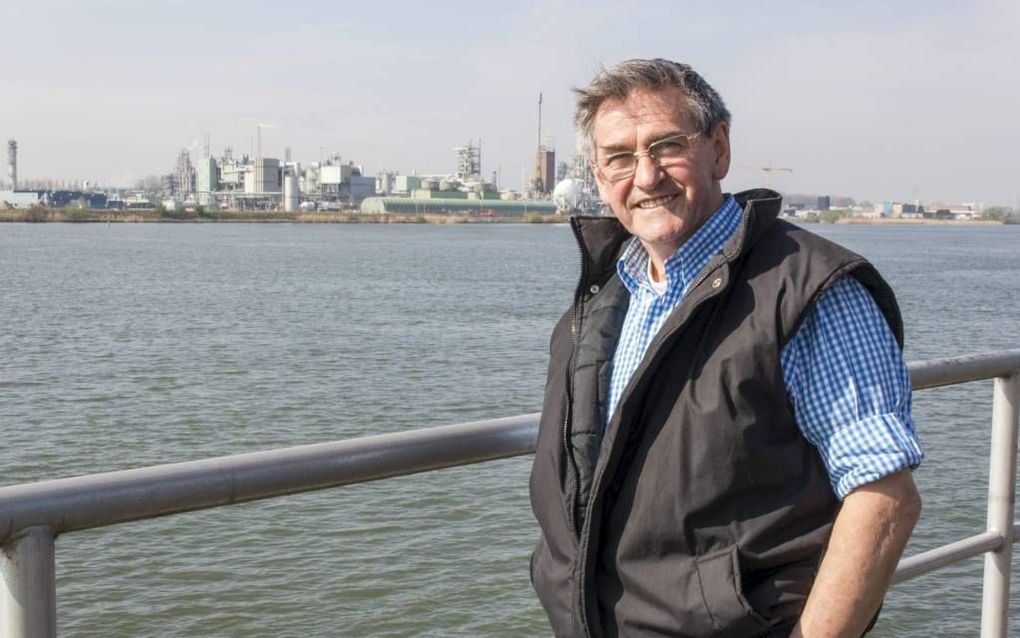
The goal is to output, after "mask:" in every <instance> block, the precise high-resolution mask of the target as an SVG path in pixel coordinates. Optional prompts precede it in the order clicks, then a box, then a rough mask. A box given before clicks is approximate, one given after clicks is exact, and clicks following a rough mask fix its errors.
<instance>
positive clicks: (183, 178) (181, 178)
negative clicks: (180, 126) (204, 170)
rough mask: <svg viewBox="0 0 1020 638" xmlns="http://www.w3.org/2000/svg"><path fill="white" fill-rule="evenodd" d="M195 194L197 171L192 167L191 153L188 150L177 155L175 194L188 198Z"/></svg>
mask: <svg viewBox="0 0 1020 638" xmlns="http://www.w3.org/2000/svg"><path fill="white" fill-rule="evenodd" d="M194 192H195V169H194V167H193V166H192V165H191V153H189V152H188V151H187V150H183V151H181V152H180V153H179V154H178V155H177V167H176V169H175V170H174V193H175V194H177V195H181V196H187V195H190V194H191V193H194Z"/></svg>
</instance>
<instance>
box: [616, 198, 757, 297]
mask: <svg viewBox="0 0 1020 638" xmlns="http://www.w3.org/2000/svg"><path fill="white" fill-rule="evenodd" d="M741 213H742V211H741V209H740V204H738V203H737V200H736V199H734V198H733V196H732V195H726V197H725V198H724V199H723V203H722V206H720V207H719V208H718V209H717V210H716V211H715V212H714V213H712V216H711V217H709V218H708V220H706V221H705V223H704V224H702V225H701V227H700V228H698V230H696V231H694V234H693V235H691V236H690V237H689V238H688V239H687V241H685V242H684V243H683V244H680V247H679V248H677V250H676V252H675V253H673V255H672V256H671V257H670V258H669V259H667V260H666V264H665V266H666V280H667V283H668V286H667V289H666V290H667V292H670V291H673V290H675V289H676V287H677V286H680V287H681V290H686V289H687V287H688V286H689V285H690V284H691V282H692V281H693V280H694V278H695V277H696V276H697V275H698V273H700V272H701V270H702V269H703V268H704V267H705V266H706V265H707V264H708V261H709V260H710V259H711V258H712V256H713V255H715V254H716V253H717V252H719V251H720V250H722V247H723V246H724V245H725V244H726V242H727V241H728V240H729V239H730V237H732V236H733V233H735V232H736V231H737V228H738V227H739V226H740V217H741ZM616 270H617V272H618V273H619V274H620V280H621V281H623V284H624V285H625V286H626V287H627V289H628V290H629V291H630V293H631V294H636V293H637V292H638V290H639V289H643V290H646V291H648V292H651V293H653V294H654V291H653V290H652V287H651V284H650V283H649V280H648V251H646V250H645V247H644V246H643V245H642V244H641V241H640V240H639V239H638V238H637V237H634V238H633V239H631V240H630V242H629V243H628V245H627V248H626V249H624V251H623V254H621V255H620V259H619V260H618V261H617V262H616Z"/></svg>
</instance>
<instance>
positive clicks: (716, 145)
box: [711, 122, 730, 182]
mask: <svg viewBox="0 0 1020 638" xmlns="http://www.w3.org/2000/svg"><path fill="white" fill-rule="evenodd" d="M711 142H712V150H713V151H714V154H715V161H714V162H713V163H712V179H714V180H715V181H717V182H721V181H722V180H723V178H724V177H726V175H727V174H728V173H729V172H730V125H729V124H727V123H726V122H719V123H718V124H716V125H715V128H714V129H713V130H712V136H711Z"/></svg>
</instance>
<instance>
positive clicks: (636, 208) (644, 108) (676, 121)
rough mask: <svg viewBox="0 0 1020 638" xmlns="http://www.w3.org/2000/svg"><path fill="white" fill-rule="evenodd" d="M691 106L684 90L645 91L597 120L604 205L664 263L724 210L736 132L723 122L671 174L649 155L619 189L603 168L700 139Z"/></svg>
mask: <svg viewBox="0 0 1020 638" xmlns="http://www.w3.org/2000/svg"><path fill="white" fill-rule="evenodd" d="M685 99H686V98H685V97H684V94H683V92H682V91H681V90H680V89H679V88H676V87H669V88H666V89H663V90H657V91H648V90H637V91H633V92H631V93H630V94H629V95H628V96H627V98H626V99H625V100H622V101H621V100H607V101H605V102H603V103H602V105H601V106H600V107H599V110H598V111H597V112H596V114H595V121H594V134H595V167H596V168H595V175H596V182H597V184H598V189H599V195H600V196H601V197H602V201H604V202H605V203H606V204H608V205H609V207H610V208H612V210H613V214H614V215H616V218H617V219H619V220H620V222H621V223H622V224H623V225H624V227H625V228H626V229H627V230H628V231H630V232H631V233H632V234H633V235H635V236H637V237H638V238H639V239H640V240H641V242H642V243H643V244H644V245H645V248H647V249H648V251H649V252H650V253H653V254H657V255H661V256H663V258H665V257H666V256H668V255H671V254H672V253H674V252H676V249H677V248H678V247H679V246H680V244H682V243H683V242H684V241H686V240H687V238H688V237H690V236H691V234H693V233H694V231H695V230H697V229H698V227H700V226H701V225H702V224H703V223H704V222H705V220H707V219H708V218H709V217H710V216H711V215H712V213H713V212H715V210H716V209H718V208H719V206H721V205H722V189H721V186H720V184H719V182H720V180H722V178H723V177H725V176H726V173H727V172H728V171H729V164H730V143H729V127H728V126H727V125H726V124H725V123H720V124H718V125H717V126H716V127H715V128H714V129H713V130H712V131H709V132H708V133H706V134H704V135H699V136H697V137H694V138H692V139H691V140H690V144H691V148H690V151H689V153H688V154H687V155H686V156H685V157H684V159H683V160H682V161H680V162H679V163H676V164H673V165H671V166H667V167H665V168H662V167H659V166H658V164H657V163H656V162H655V161H653V160H652V159H651V158H649V157H647V156H644V157H641V158H639V159H638V163H637V168H636V170H635V172H634V175H633V176H631V177H627V178H625V179H621V180H619V181H616V182H611V181H609V180H608V179H606V177H605V175H603V174H601V173H600V171H599V169H598V166H599V160H600V159H601V158H605V157H607V156H608V155H610V154H612V153H619V152H628V151H629V152H635V151H637V152H641V151H645V150H646V149H647V148H648V145H649V144H652V143H654V142H657V141H659V140H662V139H665V138H668V137H670V136H675V135H678V134H690V133H694V132H696V130H697V129H696V127H695V125H694V123H693V122H691V121H690V120H689V118H687V117H686V116H685V115H684V114H683V110H682V109H681V105H682V104H683V103H684V100H685Z"/></svg>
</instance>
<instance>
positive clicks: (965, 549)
mask: <svg viewBox="0 0 1020 638" xmlns="http://www.w3.org/2000/svg"><path fill="white" fill-rule="evenodd" d="M1000 547H1002V535H1001V534H997V533H995V532H982V533H980V534H976V535H974V536H970V537H968V538H964V539H963V540H959V541H956V542H955V543H949V544H948V545H942V546H940V547H936V548H935V549H930V550H928V551H926V552H921V553H920V554H915V555H914V556H910V557H909V558H904V559H903V560H901V561H900V564H899V565H898V566H897V567H896V572H895V574H894V575H893V579H892V582H893V584H896V583H902V582H903V581H906V580H910V579H912V578H917V577H918V576H923V575H924V574H927V573H930V572H933V571H935V570H937V569H941V568H943V567H945V566H946V565H951V564H953V563H958V562H960V561H962V560H966V559H968V558H971V557H974V556H980V555H981V554H983V553H985V552H991V551H995V550H997V549H999V548H1000Z"/></svg>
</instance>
